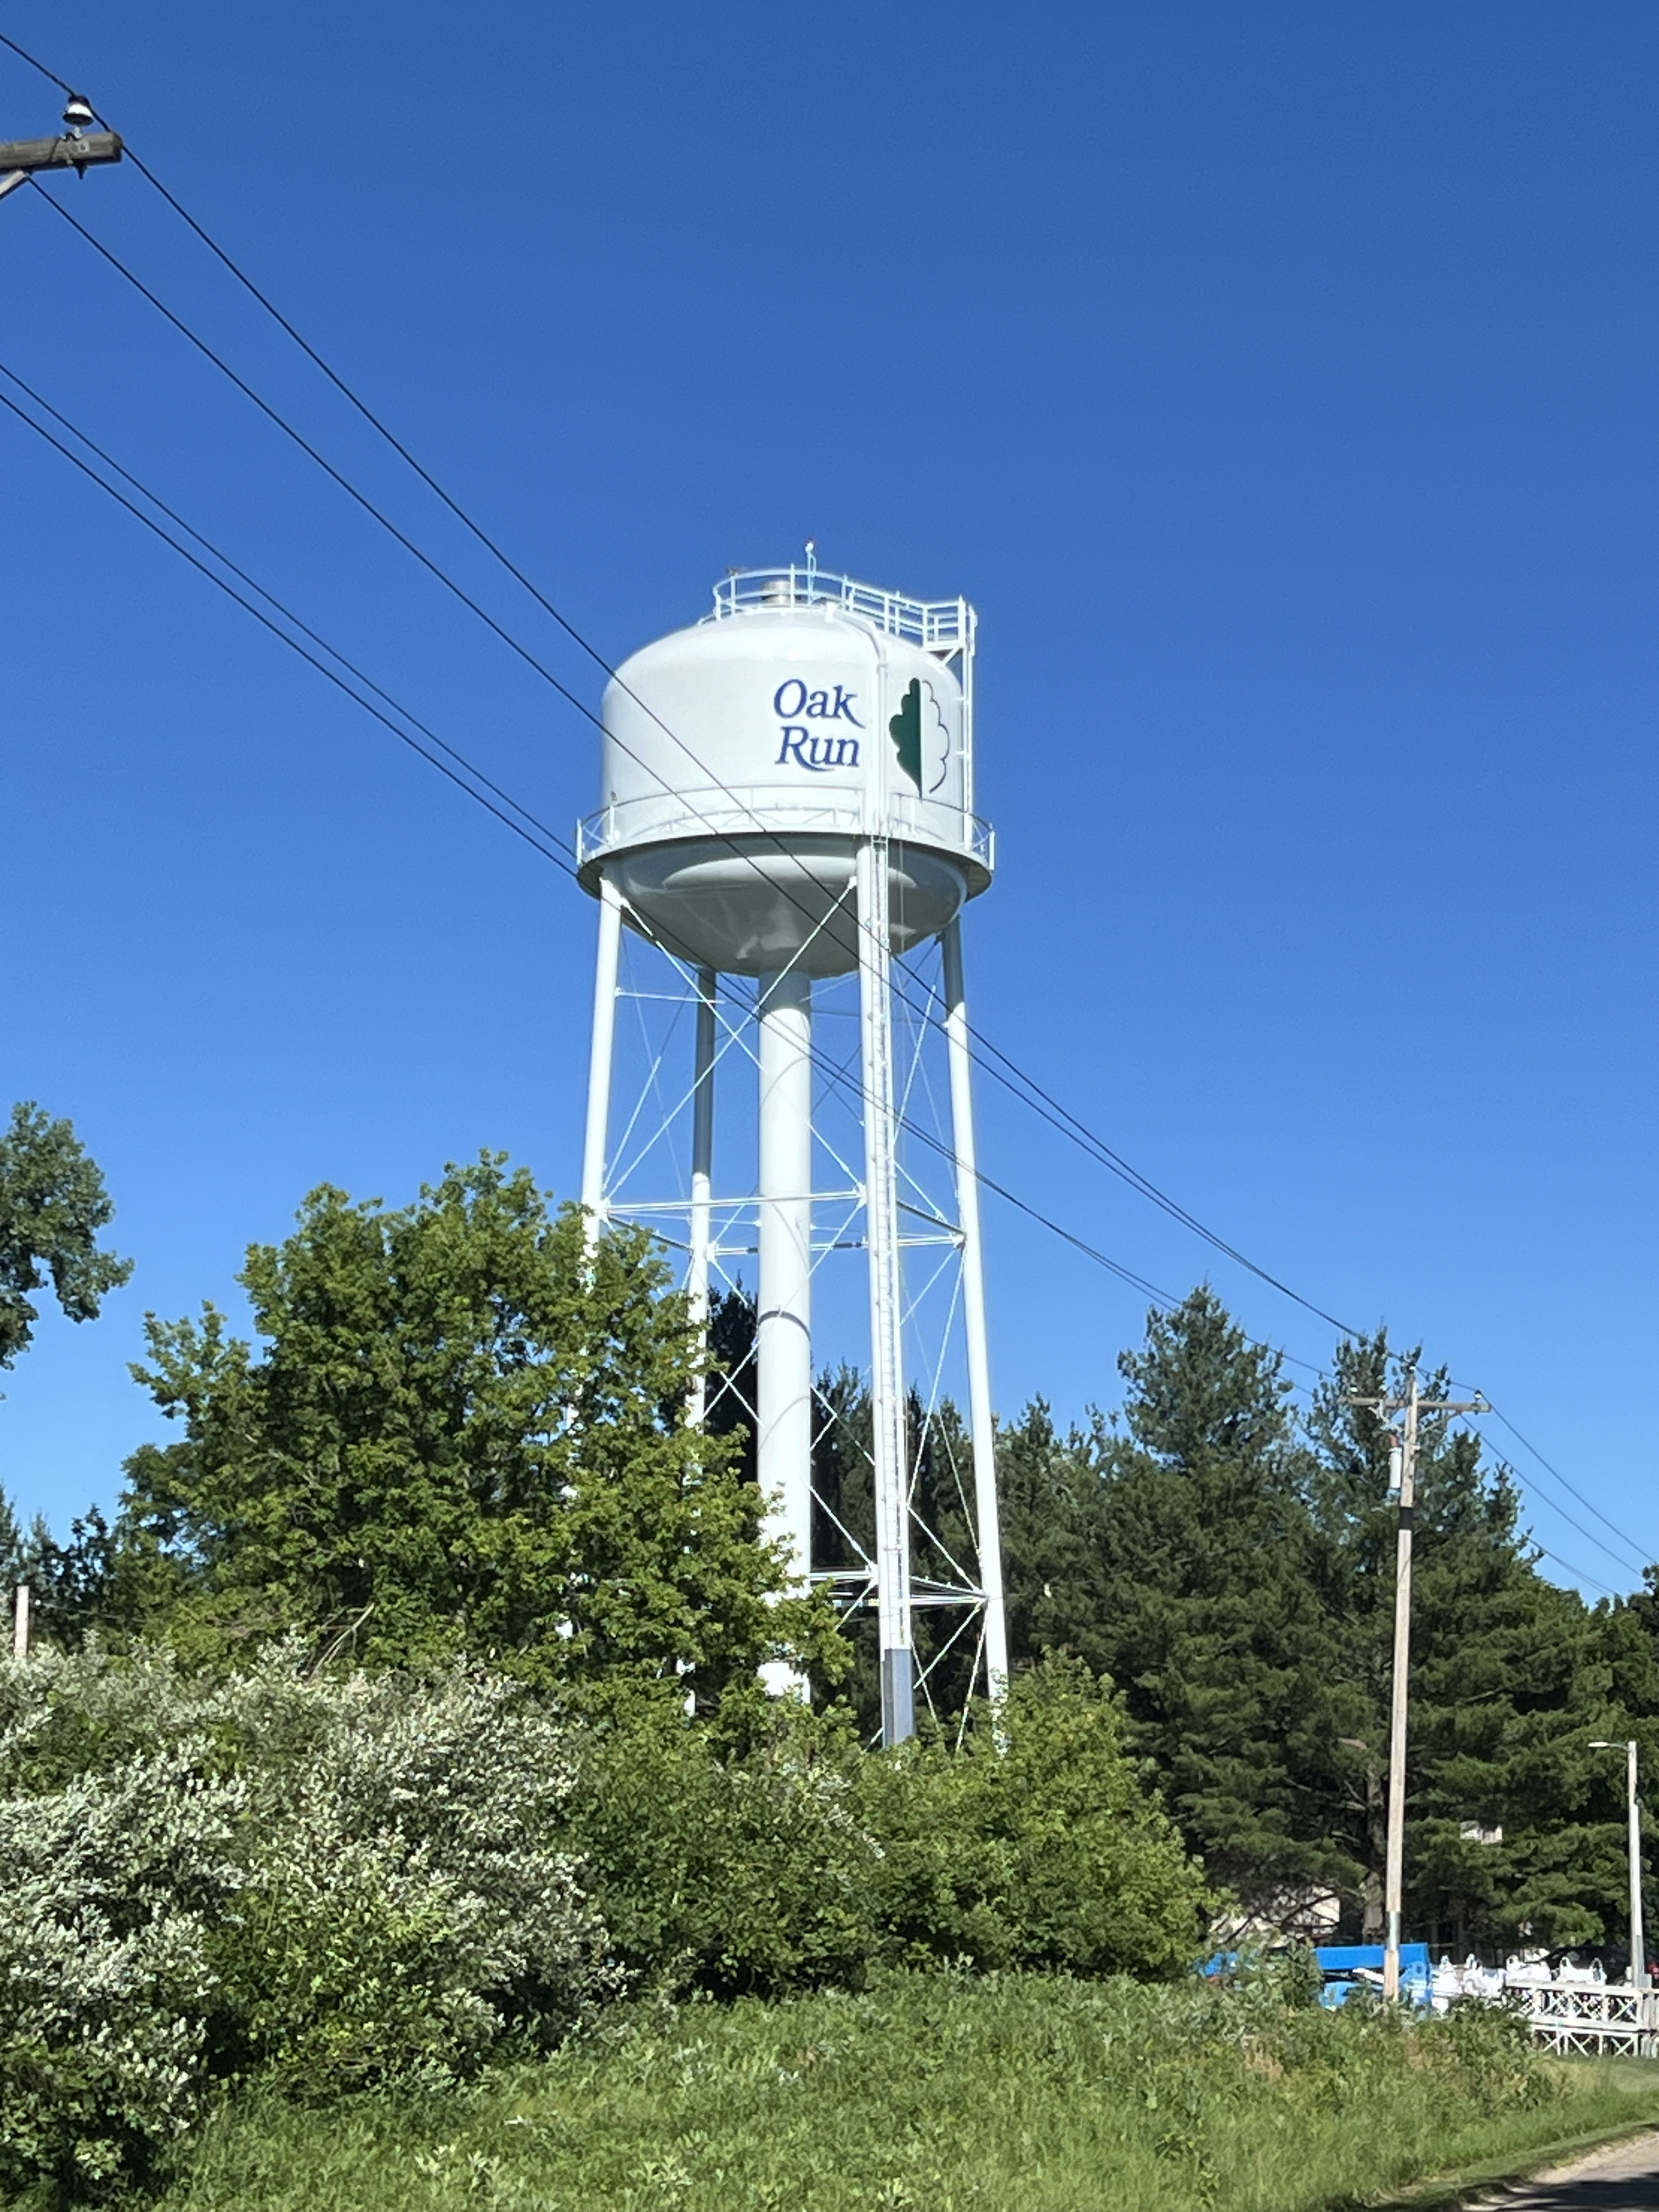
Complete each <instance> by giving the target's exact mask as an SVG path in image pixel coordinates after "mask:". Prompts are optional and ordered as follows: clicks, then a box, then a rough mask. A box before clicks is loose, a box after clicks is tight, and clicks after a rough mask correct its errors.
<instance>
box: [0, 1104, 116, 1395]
mask: <svg viewBox="0 0 1659 2212" xmlns="http://www.w3.org/2000/svg"><path fill="white" fill-rule="evenodd" d="M114 1212H115V1209H114V1207H113V1206H112V1205H111V1203H110V1200H109V1194H108V1193H107V1192H106V1189H105V1188H104V1178H103V1176H102V1175H101V1174H100V1172H99V1169H98V1166H97V1164H96V1162H95V1161H94V1160H93V1159H92V1158H89V1156H88V1153H87V1152H85V1150H84V1149H83V1148H82V1145H81V1142H80V1140H79V1139H78V1138H77V1137H76V1133H75V1127H74V1124H73V1123H72V1122H70V1121H52V1119H51V1117H50V1116H49V1115H46V1113H44V1112H42V1110H41V1109H40V1107H39V1106H37V1105H36V1104H35V1103H33V1100H32V1099H26V1100H24V1101H23V1102H22V1103H21V1104H19V1105H16V1106H14V1107H13V1108H12V1109H11V1124H10V1127H9V1128H8V1129H7V1130H6V1132H5V1133H4V1134H3V1136H0V1367H9V1366H11V1365H12V1364H14V1362H15V1360H16V1358H17V1355H18V1353H19V1352H27V1349H28V1346H29V1344H30V1342H31V1340H32V1339H33V1334H34V1324H35V1322H37V1321H39V1319H40V1309H39V1307H38V1306H36V1305H34V1304H32V1303H31V1299H30V1293H31V1292H32V1291H39V1290H43V1289H44V1288H45V1287H46V1282H47V1280H48V1279H50V1280H51V1283H52V1291H53V1294H54V1296H55V1297H57V1300H58V1304H59V1305H60V1306H61V1307H62V1309H63V1310H64V1313H66V1314H67V1315H68V1316H69V1318H70V1320H71V1321H95V1320H96V1319H97V1317H98V1309H99V1304H100V1300H101V1299H102V1298H103V1297H104V1294H105V1292H106V1291H112V1290H115V1289H116V1288H117V1287H118V1285H120V1284H122V1283H125V1281H126V1279H127V1278H128V1277H129V1276H130V1275H131V1273H132V1262H131V1260H118V1259H117V1258H116V1256H115V1255H114V1254H113V1253H112V1252H106V1251H105V1250H103V1249H101V1248H100V1245H99V1243H98V1232H99V1231H100V1229H103V1228H104V1227H106V1225H107V1224H108V1223H109V1221H110V1220H111V1218H112V1217H113V1214H114Z"/></svg>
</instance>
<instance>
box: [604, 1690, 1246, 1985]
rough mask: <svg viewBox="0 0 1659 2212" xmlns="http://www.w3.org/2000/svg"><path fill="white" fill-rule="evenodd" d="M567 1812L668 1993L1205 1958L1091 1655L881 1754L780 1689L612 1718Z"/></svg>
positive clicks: (645, 1961) (627, 1941)
mask: <svg viewBox="0 0 1659 2212" xmlns="http://www.w3.org/2000/svg"><path fill="white" fill-rule="evenodd" d="M568 1818H569V1824H570V1825H569V1828H568V1837H569V1841H570V1844H571V1848H572V1849H573V1850H575V1851H577V1852H579V1853H580V1856H581V1857H582V1858H583V1859H584V1860H585V1862H586V1865H587V1869H588V1881H589V1883H590V1886H591V1887H592V1892H593V1894H594V1896H595V1899H596V1902H597V1904H598V1906H599V1912H600V1915H601V1917H602V1918H603V1919H604V1921H605V1925H606V1927H607V1928H608V1929H610V1931H611V1936H612V1940H613V1942H615V1943H616V1944H617V1952H618V1955H619V1957H620V1958H621V1959H622V1960H623V1962H624V1963H625V1964H626V1966H628V1968H629V1971H630V1972H631V1973H632V1974H633V1975H634V1976H635V1978H643V1979H645V1980H647V1981H650V1982H653V1983H656V1984H662V1985H666V1986H668V1987H671V1988H673V1987H680V1988H685V1987H695V1988H699V1989H702V1990H708V1991H711V1992H713V1993H714V1994H718V1995H731V1994H733V1993H736V1992H759V1993H777V1992H779V1991H782V1990H787V1989H791V1988H802V1987H811V1986H813V1985H815V1984H823V1983H840V1984H852V1985H856V1984H858V1982H859V1981H860V1978H862V1976H863V1974H864V1972H865V1971H866V1968H867V1967H868V1966H869V1965H870V1964H871V1963H872V1961H875V1960H882V1961H884V1962H886V1963H888V1964H893V1965H922V1964H927V1963H935V1964H957V1963H961V1964H964V1965H968V1966H975V1967H979V1968H994V1967H1015V1966H1021V1967H1054V1968H1060V1969H1063V1970H1064V1971H1066V1972H1071V1973H1075V1974H1082V1975H1091V1976H1093V1975H1100V1974H1109V1973H1120V1972H1122V1973H1131V1974H1134V1975H1137V1976H1139V1977H1141V1978H1167V1977H1169V1976H1171V1975H1176V1974H1181V1973H1185V1972H1188V1971H1190V1968H1191V1966H1192V1962H1193V1960H1194V1958H1195V1957H1196V1956H1197V1954H1198V1948H1199V1941H1200V1913H1201V1911H1202V1909H1203V1906H1204V1905H1205V1902H1206V1893H1205V1890H1204V1886H1203V1881H1202V1879H1201V1876H1200V1873H1199V1870H1198V1869H1196V1868H1195V1867H1194V1864H1193V1863H1192V1862H1191V1861H1190V1860H1188V1858H1187V1857H1186V1856H1185V1854H1184V1852H1183V1851H1182V1847H1181V1844H1180V1840H1179V1838H1177V1836H1176V1832H1175V1830H1174V1829H1173V1827H1172V1826H1170V1823H1169V1822H1168V1821H1167V1820H1165V1819H1164V1816H1163V1814H1161V1813H1160V1812H1159V1811H1158V1808H1157V1807H1156V1805H1155V1804H1154V1803H1153V1802H1152V1800H1151V1799H1150V1798H1149V1797H1148V1796H1146V1792H1145V1790H1143V1789H1142V1787H1141V1784H1140V1782H1139V1777H1138V1775H1137V1773H1136V1771H1135V1768H1134V1766H1133V1762H1132V1761H1131V1760H1130V1759H1129V1758H1128V1756H1127V1753H1126V1752H1125V1750H1124V1748H1123V1744H1122V1740H1121V1725H1120V1721H1119V1716H1118V1711H1117V1707H1116V1705H1115V1703H1114V1701H1113V1699H1112V1697H1111V1695H1110V1693H1109V1692H1108V1691H1106V1690H1104V1689H1103V1688H1102V1687H1101V1686H1099V1685H1097V1683H1096V1682H1095V1680H1094V1679H1093V1678H1092V1676H1091V1674H1089V1673H1088V1670H1087V1669H1086V1668H1084V1667H1082V1666H1080V1665H1076V1664H1068V1663H1066V1662H1054V1663H1051V1664H1047V1665H1044V1666H1043V1667H1042V1668H1037V1669H1036V1671H1035V1672H1033V1673H1032V1674H1029V1675H1027V1676H1024V1677H1022V1678H1021V1679H1020V1680H1018V1681H1017V1682H1016V1683H1015V1684H1014V1686H1013V1687H1012V1691H1011V1692H1010V1696H1009V1699H1008V1703H1007V1705H1006V1708H1005V1711H1004V1713H1003V1716H1002V1717H1001V1719H1000V1721H999V1722H997V1723H993V1722H992V1720H991V1718H990V1717H989V1716H988V1714H981V1716H980V1717H979V1719H978V1720H977V1722H976V1723H975V1726H974V1727H973V1728H972V1729H970V1730H969V1735H968V1738H967V1741H965V1742H964V1744H963V1747H962V1748H961V1749H960V1750H956V1749H953V1748H952V1747H951V1746H950V1745H949V1744H948V1743H946V1742H945V1741H942V1740H938V1739H935V1740H933V1741H928V1742H919V1743H915V1744H912V1745H909V1746H907V1747H904V1748H903V1749H902V1750H900V1751H896V1752H894V1753H866V1752H864V1751H862V1750H860V1747H859V1745H858V1743H857V1741H856V1739H855V1738H854V1735H853V1734H852V1733H851V1730H850V1728H849V1725H848V1723H847V1721H846V1719H845V1717H844V1716H842V1715H841V1714H838V1713H836V1712H830V1713H828V1714H823V1713H815V1712H811V1711H806V1710H805V1709H803V1708H802V1707H800V1706H798V1705H792V1704H789V1703H787V1702H785V1703H780V1704H777V1705H769V1706H766V1707H764V1709H763V1710H757V1704H756V1703H751V1702H744V1701H736V1702H734V1703H733V1704H732V1705H730V1706H728V1710H727V1714H726V1717H725V1718H724V1719H723V1720H722V1722H721V1723H719V1724H718V1725H716V1726H713V1727H711V1726H709V1725H708V1724H707V1723H698V1722H694V1721H690V1720H688V1719H687V1718H686V1717H685V1716H684V1714H683V1713H682V1712H681V1711H679V1710H678V1707H673V1708H671V1709H668V1710H666V1711H665V1710H663V1709H661V1708H649V1709H645V1710H635V1711H631V1712H629V1713H626V1714H624V1713H622V1712H617V1711H613V1712H611V1714H610V1715H608V1716H607V1717H606V1718H605V1721H604V1722H603V1723H600V1724H599V1726H597V1727H596V1728H595V1729H594V1730H593V1731H592V1734H590V1735H589V1736H588V1738H587V1739H586V1743H585V1745H584V1747H583V1748H582V1750H581V1753H580V1777H579V1783H578V1787H577V1790H576V1791H575V1792H574V1795H573V1796H572V1798H571V1799H570V1801H569V1813H568Z"/></svg>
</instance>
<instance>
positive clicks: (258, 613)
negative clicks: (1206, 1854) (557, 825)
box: [0, 392, 576, 879]
mask: <svg viewBox="0 0 1659 2212" xmlns="http://www.w3.org/2000/svg"><path fill="white" fill-rule="evenodd" d="M0 407H4V408H6V409H7V410H9V412H10V413H11V414H13V415H15V416H16V417H17V419H18V421H19V422H25V423H27V425H28V427H29V428H30V429H31V430H33V432H34V434H35V435H36V436H37V437H38V438H42V439H44V440H45V441H46V444H47V445H49V446H51V447H54V448H55V449H56V450H57V451H58V453H61V454H62V455H63V457H64V459H65V460H66V461H68V462H69V463H70V465H71V466H72V467H74V468H77V469H79V470H80V471H81V473H82V476H84V477H88V478H89V479H90V480H91V482H92V483H95V484H96V485H97V486H98V488H99V489H100V491H104V492H107V494H108V495H109V496H110V497H111V498H112V500H114V501H115V502H116V503H117V505H118V506H120V507H125V509H126V511H127V513H129V514H131V515H132V516H134V517H135V518H136V520H138V521H139V522H142V523H143V526H144V527H145V529H146V530H149V531H151V532H154V533H155V536H156V537H157V538H160V539H161V542H162V544H164V545H170V546H171V547H172V549H173V551H174V552H175V553H176V554H178V555H179V558H180V559H181V560H184V561H188V562H189V563H190V565H191V568H194V569H196V570H197V573H198V574H201V575H204V576H205V577H206V578H207V580H208V581H209V582H210V584H213V585H216V586H217V587H218V589H219V590H220V591H222V592H223V593H224V594H225V596H226V598H227V599H234V601H235V602H236V604H237V605H238V606H240V608H242V609H243V611H245V612H246V613H247V614H251V615H252V617H253V619H254V621H255V622H257V623H259V624H260V625H261V627H262V628H264V629H268V630H269V631H270V634H271V635H272V636H273V637H276V638H280V639H281V640H282V641H283V644H284V645H285V646H287V647H288V648H289V652H290V653H297V654H298V655H299V657H300V659H301V660H304V661H307V662H308V663H309V664H310V665H311V666H312V667H313V668H314V669H315V670H316V671H317V672H318V674H319V676H325V677H326V678H328V681H329V682H330V683H331V684H333V685H334V687H335V688H336V690H340V691H343V692H344V694H345V696H347V698H348V699H351V700H353V701H355V702H356V704H357V705H358V706H359V707H361V708H362V710H363V712H364V713H365V714H372V715H373V716H374V719H375V720H376V721H377V722H380V723H381V724H382V725H383V726H385V727H386V729H388V730H390V731H391V732H392V736H393V737H394V738H398V740H399V741H400V742H401V743H402V744H406V745H407V746H408V747H409V749H410V751H411V752H416V753H419V754H420V756H421V757H422V759H423V760H424V761H426V762H427V763H428V764H429V765H430V766H431V767H433V768H435V769H437V771H438V773H439V775H442V776H447V778H448V780H449V781H450V782H451V783H453V784H454V785H455V786H456V787H457V788H458V789H459V790H461V791H464V792H465V793H466V795H467V797H468V798H469V799H475V800H476V801H477V804H478V805H480V806H482V807H483V808H484V809H485V810H486V811H487V812H489V813H490V814H493V815H494V816H495V819H496V820H497V821H498V822H500V823H504V824H505V826H506V827H507V829H510V830H511V831H512V832H513V836H515V837H521V838H522V839H523V840H524V842H525V843H526V845H529V846H530V847H532V849H533V850H534V851H536V852H538V853H539V854H541V856H542V858H543V859H544V860H551V861H552V862H553V863H554V865H555V866H556V867H561V868H562V869H563V870H564V872H565V873H566V874H567V875H568V876H570V877H571V878H573V879H574V877H575V874H576V871H575V868H574V866H572V864H571V863H570V862H569V861H568V860H565V859H564V858H563V857H562V854H558V853H556V852H554V851H551V850H550V849H549V848H548V846H547V845H545V844H544V842H542V841H541V839H539V838H538V836H535V835H534V833H533V832H532V830H530V829H526V827H525V826H524V824H523V823H520V822H516V821H514V820H513V817H512V816H511V815H510V814H508V813H507V812H506V811H504V810H503V809H502V808H501V807H500V806H497V805H495V801H494V800H493V799H489V798H486V797H485V795H484V794H483V792H481V791H477V790H475V789H474V788H473V787H472V786H471V784H469V783H467V782H466V781H465V778H463V777H462V776H460V775H458V774H457V773H456V771H455V770H454V769H453V768H451V767H449V766H448V764H447V763H446V762H444V761H441V760H440V759H438V758H437V757H436V756H435V754H433V753H430V752H428V750H427V749H426V747H425V746H424V745H422V744H421V743H420V742H419V740H418V739H417V738H412V737H410V734H409V732H408V731H407V730H404V729H401V728H400V727H399V726H398V724H397V723H396V722H394V721H393V720H392V717H391V715H390V714H386V713H385V712H384V711H383V710H382V709H381V708H379V707H377V706H375V705H374V702H373V701H372V700H368V699H365V698H364V697H362V695H361V693H359V692H356V691H354V690H352V688H351V686H350V684H348V683H347V681H346V680H345V678H344V677H343V676H340V675H338V674H337V673H336V671H334V670H333V669H331V667H330V666H329V665H328V664H327V662H326V661H325V660H322V659H319V657H318V655H317V654H316V653H312V652H310V651H308V650H307V647H305V646H303V645H301V642H300V641H299V640H298V639H297V638H295V637H291V636H290V635H289V633H288V632H287V631H286V630H285V629H283V628H282V626H281V625H280V624H279V623H276V622H274V621H273V620H272V619H271V617H270V616H269V615H268V614H265V613H264V611H262V610H261V609H260V608H258V607H257V606H255V605H254V604H253V602H252V599H246V598H244V596H243V595H242V593H241V592H239V591H238V590H237V589H236V587H235V586H234V584H229V583H227V582H226V580H225V579H224V578H223V577H222V576H221V575H219V574H216V572H215V571H214V570H213V569H212V568H210V567H209V566H208V564H207V562H205V561H203V560H201V559H199V558H198V557H197V555H196V554H194V553H192V552H191V550H190V548H189V547H188V546H187V545H181V544H179V541H178V539H177V538H173V537H170V536H169V535H168V533H167V531H165V530H164V529H163V528H162V527H161V524H160V523H159V522H157V521H156V520H155V519H154V517H153V516H151V515H148V514H146V513H144V511H143V508H142V507H139V506H138V505H137V502H136V501H132V500H130V499H128V498H127V497H126V495H125V493H123V492H121V491H119V490H118V489H117V488H116V487H115V485H113V484H112V483H109V482H108V481H107V480H106V478H105V477H100V475H99V474H98V471H96V470H95V469H94V468H92V467H91V466H89V465H88V463H87V462H85V461H83V460H82V459H81V457H80V455H79V454H78V453H74V452H72V451H71V450H70V447H68V446H66V445H65V444H64V442H63V441H62V439H60V438H55V437H53V435H52V432H51V431H50V430H48V429H47V428H46V425H45V424H44V423H42V422H36V421H35V420H34V419H33V416H30V415H29V414H27V413H26V412H25V410H23V409H22V408H21V407H20V406H19V405H18V404H17V402H16V401H15V399H9V398H7V396H6V394H5V393H4V392H0ZM77 435H78V434H77ZM88 442H90V441H88ZM145 496H146V497H148V496H149V495H148V494H146V495H145ZM156 504H157V505H158V507H159V505H160V501H157V502H156ZM192 534H193V533H192ZM256 588H257V587H256ZM262 596H269V595H268V594H262ZM271 604H272V605H276V601H274V600H273V601H272V602H271ZM325 649H326V650H327V651H329V652H332V651H333V648H332V647H327V648H325ZM336 658H337V659H339V660H340V663H341V665H342V666H343V667H344V666H349V663H348V662H347V661H346V660H345V659H344V657H343V655H336ZM362 680H363V681H367V679H366V678H364V679H362ZM375 688H376V689H377V690H378V689H379V687H378V686H376V687H375ZM380 696H382V697H383V698H384V697H385V696H386V694H385V693H384V692H382V693H381V694H380ZM398 712H399V713H400V714H401V713H402V712H403V709H402V708H398ZM409 719H410V721H411V722H413V721H414V717H413V716H412V715H410V717H409ZM444 750H446V751H447V752H451V751H453V748H451V747H449V746H446V747H445V748H444ZM454 757H455V758H457V759H460V758H462V756H461V755H459V754H456V755H454ZM467 766H468V768H469V769H471V763H467ZM514 803H516V802H514Z"/></svg>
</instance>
